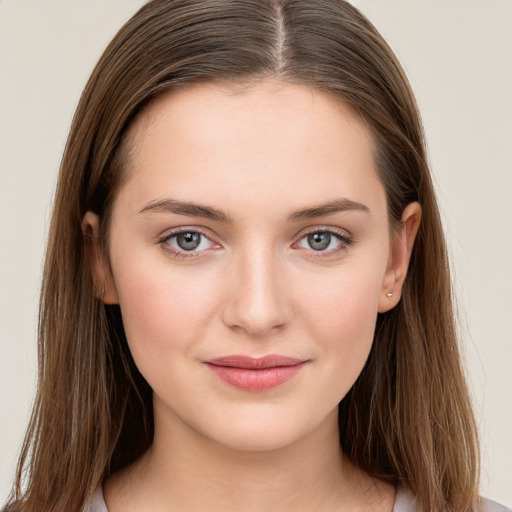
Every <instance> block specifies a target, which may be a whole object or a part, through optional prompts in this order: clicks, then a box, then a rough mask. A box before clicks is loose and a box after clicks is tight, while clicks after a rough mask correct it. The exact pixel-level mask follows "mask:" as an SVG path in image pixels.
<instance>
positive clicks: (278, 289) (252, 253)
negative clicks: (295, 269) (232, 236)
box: [224, 243, 290, 336]
mask: <svg viewBox="0 0 512 512" xmlns="http://www.w3.org/2000/svg"><path fill="white" fill-rule="evenodd" d="M276 252H277V251H275V249H274V247H273V246H272V244H269V243H266V244H261V243H260V244H257V243H251V244H248V245H247V246H246V247H245V248H243V249H241V250H240V251H238V253H237V254H236V256H234V258H233V261H232V265H231V269H230V272H229V274H230V275H229V276H228V279H232V286H231V287H230V293H229V298H228V300H227V304H226V308H225V311H224V321H225V322H226V324H227V325H229V326H230V327H234V328H240V329H243V330H244V331H246V332H247V333H249V334H251V335H253V336H262V335H265V334H267V333H268V332H269V331H271V330H272V329H274V328H278V327H282V326H284V325H285V324H286V323H287V322H288V320H289V317H290V315H289V312H290V310H289V304H288V296H287V293H286V290H285V289H284V288H285V285H284V274H283V270H284V269H283V268H282V264H281V261H280V259H279V257H278V254H276Z"/></svg>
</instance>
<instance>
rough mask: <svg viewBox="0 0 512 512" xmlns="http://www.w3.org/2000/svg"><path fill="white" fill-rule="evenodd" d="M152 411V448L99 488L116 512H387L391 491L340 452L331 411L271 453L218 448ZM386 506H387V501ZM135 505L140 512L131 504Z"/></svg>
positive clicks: (335, 423) (181, 425) (335, 419)
mask: <svg viewBox="0 0 512 512" xmlns="http://www.w3.org/2000/svg"><path fill="white" fill-rule="evenodd" d="M171 423H173V424H172V425H170V424H169V418H166V417H163V416H160V415H159V414H158V413H157V412H155V436H154V442H153V444H152V446H151V447H150V449H149V450H148V451H147V453H146V454H145V455H144V456H143V457H142V458H141V459H140V460H139V461H137V462H136V463H135V464H134V465H132V466H131V467H129V468H127V469H126V470H124V471H122V472H121V473H119V474H118V475H114V477H112V478H111V479H110V480H109V481H108V482H107V485H106V486H105V497H106V500H107V505H108V508H109V510H110V512H116V511H117V510H118V509H119V510H125V511H128V510H131V508H130V506H133V510H146V509H147V510H152V511H153V510H154V511H160V510H162V511H164V510H183V511H186V510H209V511H212V512H213V511H217V510H218V511H221V510H222V511H231V510H233V511H235V510H236V511H246V510H247V511H251V512H257V511H267V510H280V511H283V512H287V511H294V512H295V511H296V510H304V511H307V510H311V511H313V510H315V511H316V510H322V511H329V510H346V511H351V510H360V505H361V502H365V503H368V504H369V505H373V506H374V508H375V509H377V510H378V509H379V507H378V506H375V505H377V504H378V503H383V502H385V505H384V507H385V508H384V510H386V509H388V510H391V508H392V505H393V499H394V493H393V491H392V490H391V489H390V488H389V486H387V485H384V484H382V483H380V482H376V481H374V480H372V479H370V478H369V477H368V476H367V475H366V474H365V473H363V472H361V471H360V470H358V469H357V468H356V467H355V466H354V465H353V464H352V463H351V462H350V461H349V460H348V459H347V458H346V457H344V456H343V454H342V452H341V450H340V447H339V433H338V425H337V411H333V412H332V413H331V414H330V415H329V417H328V418H327V419H326V421H324V422H323V423H322V424H321V425H320V426H318V427H317V428H316V429H314V430H313V431H312V432H310V433H309V434H308V435H307V436H305V437H302V438H301V439H299V440H297V441H295V442H293V443H291V444H288V445H286V446H283V447H279V448H275V449H271V450H257V451H256V450H252V451H248V450H239V449H233V448H231V447H227V446H225V445H221V444H219V443H217V442H215V441H213V440H211V439H209V438H206V437H204V436H202V435H200V434H199V433H197V432H194V431H192V430H191V429H188V428H186V427H185V426H184V425H183V424H180V422H179V421H178V422H176V421H174V419H173V420H172V421H171ZM386 500H387V501H386ZM136 504H138V505H136Z"/></svg>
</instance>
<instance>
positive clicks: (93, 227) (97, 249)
mask: <svg viewBox="0 0 512 512" xmlns="http://www.w3.org/2000/svg"><path fill="white" fill-rule="evenodd" d="M81 227H82V236H83V237H84V244H85V253H86V258H87V263H88V264H89V269H90V271H91V274H92V279H93V282H94V289H95V291H96V296H97V297H98V299H100V300H102V301H103V303H104V304H117V303H118V299H117V290H116V286H115V283H114V279H113V277H112V273H111V271H110V267H109V264H108V259H107V257H106V255H105V253H104V250H103V246H102V244H101V238H100V218H99V217H98V215H97V214H95V213H93V212H91V211H88V212H87V213H86V214H85V215H84V218H83V219H82V224H81Z"/></svg>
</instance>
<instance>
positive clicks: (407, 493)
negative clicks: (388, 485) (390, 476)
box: [393, 487, 512, 512]
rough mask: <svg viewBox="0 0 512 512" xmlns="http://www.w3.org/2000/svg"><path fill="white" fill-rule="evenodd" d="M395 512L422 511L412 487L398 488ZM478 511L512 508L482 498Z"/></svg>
mask: <svg viewBox="0 0 512 512" xmlns="http://www.w3.org/2000/svg"><path fill="white" fill-rule="evenodd" d="M393 512H421V510H420V508H419V506H418V503H417V502H416V498H415V496H414V494H413V493H412V491H411V490H410V489H407V488H405V487H399V488H398V489H397V491H396V500H395V506H394V507H393ZM477 512H512V510H511V509H509V508H507V507H504V506H503V505H500V504H499V503H496V502H495V501H492V500H488V499H486V498H481V500H480V504H479V506H478V511H477Z"/></svg>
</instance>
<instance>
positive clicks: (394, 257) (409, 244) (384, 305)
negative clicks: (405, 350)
mask: <svg viewBox="0 0 512 512" xmlns="http://www.w3.org/2000/svg"><path fill="white" fill-rule="evenodd" d="M420 221H421V206H420V204H419V203H417V202H414V203H410V204H408V205H407V207H406V208H405V210H404V213H403V215H402V221H401V223H400V226H399V227H398V229H397V230H396V232H395V233H394V234H393V235H392V239H391V248H390V255H389V261H388V266H387V269H386V273H385V274H384V279H383V281H382V289H381V294H380V297H379V308H378V311H379V313H385V312H386V311H389V310H390V309H392V308H394V307H395V306H396V305H397V304H398V302H399V301H400V295H401V293H402V286H403V284H404V281H405V276H406V275H407V269H408V267H409V261H410V259H411V253H412V248H413V246H414V240H415V239H416V235H417V234H418V229H419V227H420Z"/></svg>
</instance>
